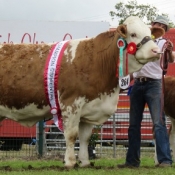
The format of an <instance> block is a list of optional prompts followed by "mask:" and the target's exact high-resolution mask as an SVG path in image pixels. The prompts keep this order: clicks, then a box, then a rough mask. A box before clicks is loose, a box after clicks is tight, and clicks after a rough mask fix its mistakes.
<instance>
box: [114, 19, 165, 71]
mask: <svg viewBox="0 0 175 175" xmlns="http://www.w3.org/2000/svg"><path fill="white" fill-rule="evenodd" d="M117 32H118V33H119V35H120V36H121V37H122V38H124V40H125V41H126V43H127V44H129V43H135V45H136V52H135V53H134V54H133V55H132V54H128V69H127V70H128V73H132V72H135V71H138V70H139V69H140V68H141V67H142V66H143V65H144V64H146V63H147V62H148V61H155V60H157V59H159V57H160V54H159V52H160V49H159V47H158V46H157V44H156V43H154V41H153V40H152V39H151V37H152V36H154V38H155V39H156V38H158V37H160V36H162V35H164V30H163V29H162V28H155V27H154V28H150V27H149V26H148V25H146V24H144V23H143V22H142V21H141V20H140V18H138V17H137V16H130V17H129V18H127V19H126V20H125V22H124V23H123V24H122V25H120V26H118V28H117ZM126 52H127V49H125V50H124V60H123V65H124V66H126V65H127V64H125V63H126ZM125 70H126V69H125V67H124V74H126V72H125Z"/></svg>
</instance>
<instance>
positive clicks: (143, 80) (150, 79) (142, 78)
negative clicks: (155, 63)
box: [135, 77, 155, 82]
mask: <svg viewBox="0 0 175 175" xmlns="http://www.w3.org/2000/svg"><path fill="white" fill-rule="evenodd" d="M135 80H136V81H139V82H146V81H154V80H155V79H153V78H148V77H139V78H135Z"/></svg>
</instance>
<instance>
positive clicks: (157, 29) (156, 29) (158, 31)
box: [150, 27, 165, 39]
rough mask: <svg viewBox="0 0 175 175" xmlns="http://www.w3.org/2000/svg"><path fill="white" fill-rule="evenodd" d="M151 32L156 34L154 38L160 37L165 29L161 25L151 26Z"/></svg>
mask: <svg viewBox="0 0 175 175" xmlns="http://www.w3.org/2000/svg"><path fill="white" fill-rule="evenodd" d="M150 29H151V34H152V35H153V36H154V38H155V39H156V38H159V37H161V36H163V35H164V34H165V30H164V29H162V28H161V27H151V28H150Z"/></svg>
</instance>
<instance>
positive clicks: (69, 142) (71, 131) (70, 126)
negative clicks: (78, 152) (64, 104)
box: [64, 117, 79, 168]
mask: <svg viewBox="0 0 175 175" xmlns="http://www.w3.org/2000/svg"><path fill="white" fill-rule="evenodd" d="M69 119H70V120H68V121H67V122H65V129H64V136H65V140H66V153H65V158H64V161H65V167H67V168H73V167H74V166H75V164H76V156H75V152H74V145H75V141H76V139H77V137H78V128H79V121H77V120H76V119H75V118H73V117H72V118H71V117H69ZM73 119H75V120H74V121H73Z"/></svg>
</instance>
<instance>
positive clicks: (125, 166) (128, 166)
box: [117, 163, 139, 168]
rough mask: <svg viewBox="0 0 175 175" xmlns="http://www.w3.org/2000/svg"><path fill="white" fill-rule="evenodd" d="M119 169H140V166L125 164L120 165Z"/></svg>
mask: <svg viewBox="0 0 175 175" xmlns="http://www.w3.org/2000/svg"><path fill="white" fill-rule="evenodd" d="M117 167H118V168H138V167H139V166H134V165H128V164H126V163H124V164H118V165H117Z"/></svg>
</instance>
